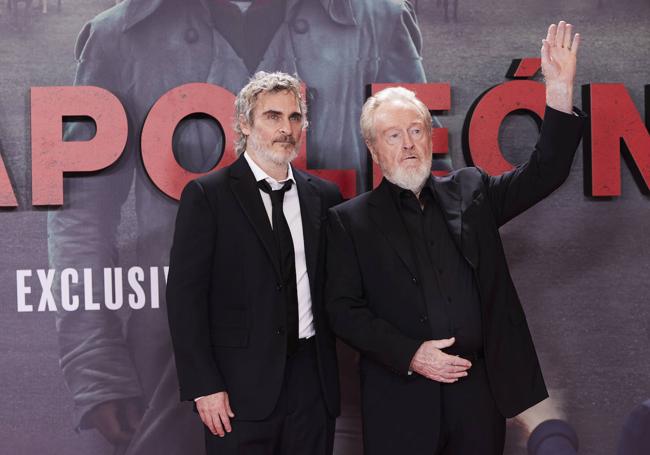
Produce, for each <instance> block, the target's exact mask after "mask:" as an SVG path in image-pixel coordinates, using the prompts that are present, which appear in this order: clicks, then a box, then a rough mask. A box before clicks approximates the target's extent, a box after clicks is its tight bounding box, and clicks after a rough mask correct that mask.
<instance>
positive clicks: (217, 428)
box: [210, 413, 226, 438]
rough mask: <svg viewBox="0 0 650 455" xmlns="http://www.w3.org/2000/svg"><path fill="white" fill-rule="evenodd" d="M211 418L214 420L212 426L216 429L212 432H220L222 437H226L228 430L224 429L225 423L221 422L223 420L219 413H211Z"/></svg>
mask: <svg viewBox="0 0 650 455" xmlns="http://www.w3.org/2000/svg"><path fill="white" fill-rule="evenodd" d="M210 420H212V426H213V427H214V430H215V431H213V432H212V433H213V434H218V435H219V436H220V437H222V438H223V437H224V436H225V435H226V432H225V431H223V425H222V424H221V420H220V419H219V414H216V413H215V414H210Z"/></svg>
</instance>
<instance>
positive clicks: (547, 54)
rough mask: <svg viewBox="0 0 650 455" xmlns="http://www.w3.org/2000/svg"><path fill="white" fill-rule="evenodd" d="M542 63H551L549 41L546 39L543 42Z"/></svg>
mask: <svg viewBox="0 0 650 455" xmlns="http://www.w3.org/2000/svg"><path fill="white" fill-rule="evenodd" d="M541 54H542V62H543V63H548V62H550V61H551V54H550V45H549V44H548V41H546V40H545V39H543V40H542V51H541Z"/></svg>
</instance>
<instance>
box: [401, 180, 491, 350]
mask: <svg viewBox="0 0 650 455" xmlns="http://www.w3.org/2000/svg"><path fill="white" fill-rule="evenodd" d="M389 183H390V182H389ZM433 185H434V182H433V179H432V178H429V179H428V180H427V183H426V184H425V186H424V188H423V189H422V191H421V193H420V198H419V200H418V199H417V198H416V196H415V194H414V193H413V192H412V191H410V190H405V189H403V188H400V187H399V186H397V185H395V184H393V183H390V188H391V194H392V195H393V200H394V202H395V204H396V207H397V210H398V212H399V213H400V215H401V217H402V220H403V222H404V226H405V227H406V231H407V233H408V236H409V240H410V243H411V249H412V254H413V257H414V258H415V262H416V266H417V269H418V276H417V277H416V279H417V280H418V284H419V285H420V288H421V290H422V294H423V297H424V300H425V302H426V308H427V315H426V316H423V318H424V319H426V320H427V321H428V323H429V325H430V327H431V336H432V339H436V340H437V339H443V338H450V337H452V336H453V337H456V342H455V344H454V346H452V347H451V348H449V349H448V350H447V352H450V353H457V354H467V353H480V352H481V351H482V349H483V341H482V325H481V312H480V311H481V310H480V302H479V294H478V289H477V286H476V282H475V279H474V273H473V271H472V268H471V267H470V265H469V264H468V263H467V261H466V260H465V258H464V257H463V255H462V254H461V253H460V251H459V249H458V246H457V245H456V243H455V242H454V240H453V238H452V236H451V234H450V232H449V230H448V228H447V223H446V221H445V218H444V214H443V212H442V211H441V210H440V207H439V205H438V202H437V201H436V198H435V192H434V190H433Z"/></svg>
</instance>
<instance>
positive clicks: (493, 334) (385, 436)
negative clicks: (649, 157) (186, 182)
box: [326, 108, 583, 455]
mask: <svg viewBox="0 0 650 455" xmlns="http://www.w3.org/2000/svg"><path fill="white" fill-rule="evenodd" d="M582 125H583V119H582V118H580V117H578V116H571V115H567V114H564V113H561V112H558V111H554V110H553V109H550V108H547V111H546V114H545V120H544V123H543V126H542V132H541V135H540V138H539V141H538V143H537V146H536V147H535V151H534V152H533V154H532V156H531V158H530V160H529V161H528V162H527V163H525V164H523V165H521V166H518V167H517V168H516V169H514V170H513V171H511V172H508V173H506V174H503V175H501V176H498V177H491V176H489V175H487V174H485V173H484V172H482V171H481V170H479V169H477V168H464V169H460V170H458V171H456V172H453V173H452V174H451V175H449V176H447V177H444V178H434V185H433V187H434V196H435V200H436V202H437V203H438V204H439V206H440V208H441V210H442V212H443V214H444V217H445V221H446V224H447V227H448V229H449V232H450V234H451V237H452V238H453V240H454V242H455V243H456V245H457V247H458V249H459V251H460V254H462V255H463V257H464V258H465V259H466V260H467V262H468V263H469V264H470V266H471V268H472V270H473V272H472V273H473V275H474V282H475V283H476V285H477V288H478V291H479V296H480V311H481V323H482V331H483V349H484V352H483V353H481V354H483V355H484V357H485V370H486V371H487V380H488V382H489V386H490V391H491V395H492V397H493V399H494V402H495V403H496V407H497V409H498V411H499V412H500V414H501V415H502V416H505V417H511V416H514V415H516V414H518V413H520V412H522V411H523V410H525V409H527V408H528V407H530V406H532V405H534V404H535V403H537V402H539V401H541V400H543V399H544V398H546V397H547V391H546V387H545V385H544V380H543V378H542V373H541V370H540V367H539V363H538V360H537V356H536V353H535V348H534V346H533V342H532V340H531V336H530V332H529V330H528V326H527V324H526V319H525V316H524V313H523V310H522V307H521V304H520V302H519V298H518V297H517V292H516V290H515V287H514V285H513V283H512V280H511V278H510V274H509V272H508V266H507V264H506V258H505V254H504V252H503V247H502V245H501V239H500V237H499V232H498V228H499V227H500V226H501V225H503V224H504V223H506V222H507V221H508V220H510V219H511V218H513V217H514V216H516V215H518V214H519V213H521V212H523V211H524V210H526V209H527V208H529V207H530V206H532V205H533V204H535V203H536V202H538V201H540V200H541V199H543V198H544V197H545V196H547V195H548V194H550V193H551V192H552V191H553V190H555V189H556V188H557V187H558V186H560V185H561V184H562V183H563V182H564V180H565V179H566V178H567V176H568V173H569V170H570V167H571V163H572V161H573V156H574V153H575V150H576V147H577V146H578V143H579V141H580V138H581V131H582ZM327 273H328V280H327V286H326V301H327V303H326V305H327V309H328V312H329V313H330V320H331V324H332V328H333V330H334V332H335V333H336V334H337V335H338V336H340V337H341V338H342V339H343V340H345V341H347V342H348V343H350V344H351V345H352V346H354V347H356V348H357V349H359V351H360V352H361V354H362V360H361V383H362V389H363V390H362V406H363V409H362V410H363V418H364V444H365V447H366V453H370V454H373V455H374V454H377V453H395V451H396V450H397V451H399V452H401V453H409V454H418V453H429V454H431V453H434V452H435V450H436V447H437V445H436V444H437V443H436V441H437V438H438V431H439V415H440V414H439V413H440V388H441V385H440V383H438V382H435V381H431V380H427V379H424V378H423V377H421V376H419V375H417V374H413V375H411V376H409V375H407V372H408V369H409V365H410V362H411V359H412V357H413V355H414V354H415V352H416V350H417V349H418V347H419V346H420V344H421V343H422V342H423V341H425V340H429V339H432V337H431V328H430V324H428V323H426V320H427V318H426V316H427V305H426V302H425V301H424V298H423V295H422V293H421V291H420V285H421V280H426V279H432V277H427V276H418V271H417V267H416V265H415V261H414V258H413V254H412V250H411V245H410V242H409V237H408V234H407V230H406V228H405V226H404V224H403V222H402V218H401V217H400V215H399V213H398V210H397V208H396V205H395V204H394V201H393V200H392V198H391V194H390V189H389V187H388V185H387V184H386V183H385V181H384V183H382V184H381V185H380V186H379V187H378V188H376V189H375V190H374V191H372V192H369V193H366V194H363V195H361V196H359V197H357V198H355V199H353V200H351V201H348V202H346V203H343V204H341V205H339V206H337V207H335V208H333V209H331V210H330V215H329V222H328V259H327ZM469 374H470V375H472V370H471V369H470V372H469ZM452 386H453V385H452Z"/></svg>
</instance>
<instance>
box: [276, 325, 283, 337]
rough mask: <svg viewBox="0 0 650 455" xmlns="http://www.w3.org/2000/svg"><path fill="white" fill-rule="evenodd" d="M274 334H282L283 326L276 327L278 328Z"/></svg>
mask: <svg viewBox="0 0 650 455" xmlns="http://www.w3.org/2000/svg"><path fill="white" fill-rule="evenodd" d="M275 334H276V335H283V334H284V327H278V330H276V331H275Z"/></svg>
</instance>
